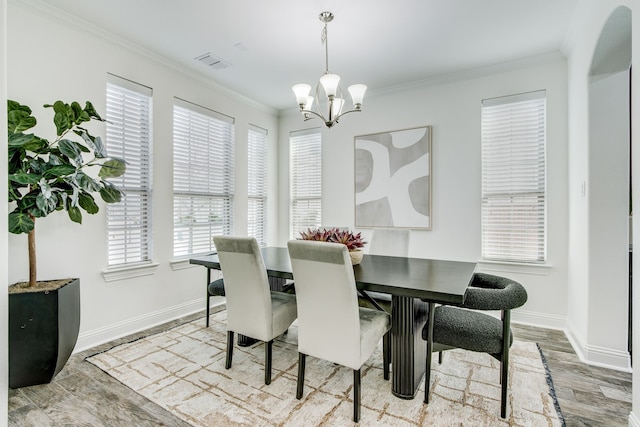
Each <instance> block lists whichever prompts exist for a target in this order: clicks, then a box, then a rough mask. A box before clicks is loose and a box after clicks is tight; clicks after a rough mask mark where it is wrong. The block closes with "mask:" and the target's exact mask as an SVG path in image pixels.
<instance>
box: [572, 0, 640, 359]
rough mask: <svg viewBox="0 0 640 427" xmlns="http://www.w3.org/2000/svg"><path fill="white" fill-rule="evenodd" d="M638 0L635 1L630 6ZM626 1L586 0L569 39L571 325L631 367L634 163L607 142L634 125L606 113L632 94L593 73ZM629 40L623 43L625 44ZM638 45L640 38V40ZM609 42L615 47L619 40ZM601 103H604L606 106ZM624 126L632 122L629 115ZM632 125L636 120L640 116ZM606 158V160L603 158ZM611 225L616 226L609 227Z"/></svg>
mask: <svg viewBox="0 0 640 427" xmlns="http://www.w3.org/2000/svg"><path fill="white" fill-rule="evenodd" d="M631 3H633V2H627V4H628V5H629V6H630V5H631ZM621 4H625V2H622V1H614V0H611V1H597V2H596V1H594V2H584V3H581V4H580V6H581V9H580V13H579V14H578V15H577V19H576V20H575V21H574V30H573V32H572V34H571V37H569V39H568V41H567V54H568V83H569V136H570V138H569V159H570V163H569V211H570V218H571V221H570V223H569V245H570V247H569V266H568V267H569V273H568V278H569V280H568V290H569V298H568V301H569V305H568V321H567V333H568V336H569V338H570V339H571V341H572V344H573V345H574V348H575V349H576V352H577V353H578V355H579V357H580V358H581V359H582V360H584V361H587V362H590V363H594V364H601V365H606V366H615V367H617V368H619V369H629V366H630V361H629V355H628V353H627V352H626V345H627V340H626V336H624V335H623V332H624V333H626V313H627V300H628V298H627V296H626V292H625V290H626V289H627V287H626V285H627V280H628V279H627V278H626V277H625V274H626V269H627V266H626V263H625V261H626V260H627V255H626V252H625V248H626V244H627V242H628V240H627V239H626V237H625V235H624V234H625V232H626V227H627V221H626V220H625V219H624V218H625V215H626V212H628V200H627V199H626V197H623V193H624V192H625V191H626V189H625V188H624V186H625V183H624V178H622V176H621V175H624V174H625V173H626V168H627V167H628V165H627V164H625V160H624V159H623V158H621V156H624V154H623V153H620V154H615V153H616V152H619V151H624V150H623V149H621V148H620V149H618V150H613V149H610V150H607V149H605V147H604V146H603V145H602V144H603V143H605V141H606V143H607V144H608V145H609V144H611V143H612V142H613V141H616V140H617V141H620V142H619V143H618V145H616V146H617V147H622V145H623V144H624V142H622V140H623V139H624V138H625V136H624V135H623V134H624V132H625V131H626V129H621V130H620V131H618V132H615V133H612V130H611V127H610V125H611V123H609V122H608V121H605V120H604V118H603V116H602V115H603V114H605V112H606V113H607V114H610V113H612V112H615V111H617V112H619V114H620V115H621V116H622V119H625V117H626V116H627V114H628V113H625V112H624V108H625V105H624V102H625V101H624V99H625V98H626V96H625V94H624V93H622V92H624V87H621V84H620V83H618V84H617V89H616V90H615V91H612V87H616V79H615V77H611V76H607V77H606V78H604V77H603V76H599V77H589V75H590V74H591V73H592V63H593V62H594V61H593V60H594V55H595V56H596V58H599V57H602V56H605V55H603V54H602V53H598V54H597V55H596V47H597V46H598V40H599V38H600V35H601V33H602V30H603V28H604V26H605V23H606V22H607V20H608V19H609V17H610V16H611V15H612V13H613V12H614V10H615V9H616V8H617V7H618V6H619V5H621ZM618 27H619V25H618ZM637 32H638V31H635V32H634V33H637ZM633 37H634V38H635V37H636V34H633ZM624 46H625V44H621V47H622V48H624ZM633 46H637V44H636V42H634V43H633ZM609 49H610V50H615V49H616V46H610V47H609ZM608 57H609V58H611V57H612V56H610V55H609V56H608ZM635 57H636V58H637V56H635ZM619 71H622V70H619ZM622 79H623V77H621V78H620V81H622ZM635 90H636V89H635V87H634V91H635ZM616 94H618V95H619V96H622V97H623V99H619V97H616ZM607 100H613V101H615V102H608V101H607ZM592 104H593V105H592ZM600 106H601V107H602V109H601V110H598V108H600ZM590 109H591V110H590ZM590 112H593V114H591V115H590ZM600 119H602V121H600ZM603 123H606V127H603ZM616 123H619V120H618V122H616ZM619 126H620V127H625V126H624V123H623V124H619ZM632 126H634V127H636V125H635V122H634V123H633V124H632ZM636 128H637V127H636ZM635 134H636V135H634V138H637V132H636V133H635ZM627 140H628V138H627ZM633 144H634V145H635V142H633ZM616 156H617V157H616ZM601 161H602V162H604V163H605V164H606V166H601V165H602V164H601ZM614 165H617V166H614ZM612 168H615V169H614V170H612ZM636 190H637V189H636ZM611 203H615V205H611ZM609 229H610V230H611V233H608V231H609ZM605 230H606V231H605ZM615 252H617V253H618V256H617V257H615V261H613V260H612V259H611V255H612V254H613V253H615ZM636 306H637V305H636Z"/></svg>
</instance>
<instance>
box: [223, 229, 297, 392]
mask: <svg viewBox="0 0 640 427" xmlns="http://www.w3.org/2000/svg"><path fill="white" fill-rule="evenodd" d="M213 241H214V243H215V246H216V250H217V251H218V259H219V260H220V267H221V270H222V277H223V279H224V292H225V294H226V298H227V359H226V363H225V368H226V369H229V368H231V362H232V360H233V338H234V333H238V334H242V335H245V336H247V337H251V338H254V339H257V340H260V341H264V343H265V368H264V383H265V384H270V383H271V360H272V349H273V340H274V338H276V337H278V336H280V335H282V334H283V333H284V332H285V331H286V330H287V329H288V328H289V326H291V323H293V321H294V320H295V319H296V317H297V305H296V297H295V295H290V294H285V293H283V292H276V291H271V290H270V288H269V280H268V278H267V269H266V268H265V266H264V261H263V259H262V254H261V253H260V248H259V247H258V242H257V241H256V239H254V238H252V237H232V236H214V238H213Z"/></svg>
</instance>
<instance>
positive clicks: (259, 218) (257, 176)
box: [247, 125, 267, 246]
mask: <svg viewBox="0 0 640 427" xmlns="http://www.w3.org/2000/svg"><path fill="white" fill-rule="evenodd" d="M247 173H248V189H247V193H248V198H249V200H248V206H247V218H248V221H247V235H248V236H251V237H255V239H256V240H257V241H258V244H259V245H260V246H266V245H267V236H266V231H267V131H266V130H265V129H261V128H259V127H257V126H252V125H249V134H248V167H247Z"/></svg>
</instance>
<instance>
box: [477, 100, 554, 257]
mask: <svg viewBox="0 0 640 427" xmlns="http://www.w3.org/2000/svg"><path fill="white" fill-rule="evenodd" d="M545 146H546V93H545V91H537V92H530V93H525V94H520V95H513V96H507V97H502V98H494V99H487V100H484V101H482V256H483V258H484V259H487V260H497V261H511V262H529V263H542V262H544V261H545V258H546V218H545V215H546V180H545V177H546V166H545V161H546V155H545Z"/></svg>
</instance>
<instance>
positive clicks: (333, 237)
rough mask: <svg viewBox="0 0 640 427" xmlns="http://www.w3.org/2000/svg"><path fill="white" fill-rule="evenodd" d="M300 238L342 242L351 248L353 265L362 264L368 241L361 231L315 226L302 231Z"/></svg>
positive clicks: (350, 253) (350, 254)
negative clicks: (364, 249)
mask: <svg viewBox="0 0 640 427" xmlns="http://www.w3.org/2000/svg"><path fill="white" fill-rule="evenodd" d="M298 240H316V241H319V242H332V243H342V244H343V245H345V246H346V247H347V249H348V250H349V256H350V257H351V263H352V264H353V265H357V264H360V262H361V261H362V257H363V255H364V253H363V252H362V248H363V247H364V245H365V244H366V243H367V242H365V241H364V240H363V239H362V236H361V233H358V234H353V233H352V232H351V231H349V230H341V229H339V228H314V229H311V228H309V229H307V231H301V232H300V238H299V239H298Z"/></svg>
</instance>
